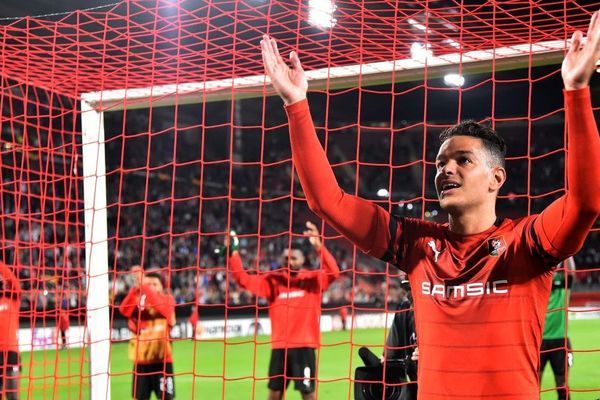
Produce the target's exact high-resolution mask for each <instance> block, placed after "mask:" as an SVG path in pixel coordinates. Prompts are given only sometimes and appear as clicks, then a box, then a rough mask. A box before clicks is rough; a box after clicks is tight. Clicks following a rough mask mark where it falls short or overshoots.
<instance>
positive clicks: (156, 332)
mask: <svg viewBox="0 0 600 400" xmlns="http://www.w3.org/2000/svg"><path fill="white" fill-rule="evenodd" d="M132 273H133V274H134V276H135V277H134V286H133V287H132V288H131V289H130V290H129V293H127V296H125V298H124V299H123V301H122V302H121V304H120V305H119V312H120V313H121V314H122V315H123V316H125V317H126V318H127V326H128V327H129V329H130V330H131V340H130V341H129V359H130V360H131V361H133V374H134V375H133V384H132V395H133V399H134V400H148V399H150V397H151V396H152V393H154V394H155V395H156V398H157V399H161V400H172V399H174V398H175V380H174V377H173V349H172V346H171V336H170V331H171V328H172V327H173V326H174V325H175V299H173V296H171V294H170V293H168V290H167V285H166V280H165V277H164V276H163V275H162V274H161V273H160V272H159V271H158V270H149V271H146V272H144V271H143V269H142V268H141V267H140V266H134V267H133V268H132Z"/></svg>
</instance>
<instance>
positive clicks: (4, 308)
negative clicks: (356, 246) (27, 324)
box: [0, 262, 21, 351]
mask: <svg viewBox="0 0 600 400" xmlns="http://www.w3.org/2000/svg"><path fill="white" fill-rule="evenodd" d="M0 279H1V280H2V288H1V289H0V327H2V329H0V351H19V336H18V332H19V307H20V305H21V286H20V285H19V279H17V277H16V276H15V275H14V274H13V273H12V271H11V270H10V268H9V267H8V265H6V264H4V263H1V262H0Z"/></svg>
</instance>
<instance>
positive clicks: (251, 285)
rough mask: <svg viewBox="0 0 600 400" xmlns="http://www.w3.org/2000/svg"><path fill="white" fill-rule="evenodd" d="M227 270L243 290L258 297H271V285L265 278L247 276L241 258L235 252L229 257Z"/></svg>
mask: <svg viewBox="0 0 600 400" xmlns="http://www.w3.org/2000/svg"><path fill="white" fill-rule="evenodd" d="M229 268H230V270H231V274H232V275H233V278H234V279H235V280H236V282H237V283H239V284H240V286H242V287H243V288H244V289H247V290H249V291H251V292H252V293H254V294H255V295H256V296H259V297H271V294H272V290H271V285H270V284H269V281H268V280H267V278H266V277H264V276H260V275H248V273H247V272H246V270H244V267H243V266H242V258H241V257H240V253H238V252H237V251H235V252H234V253H233V255H232V256H231V257H229Z"/></svg>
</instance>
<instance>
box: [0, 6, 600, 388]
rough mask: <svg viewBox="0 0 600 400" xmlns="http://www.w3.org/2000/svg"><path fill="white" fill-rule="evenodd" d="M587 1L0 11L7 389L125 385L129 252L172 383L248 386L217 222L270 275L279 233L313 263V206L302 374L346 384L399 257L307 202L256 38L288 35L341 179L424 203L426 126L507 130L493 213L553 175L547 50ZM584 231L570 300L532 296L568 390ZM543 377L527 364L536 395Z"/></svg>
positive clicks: (580, 19) (559, 175) (590, 365)
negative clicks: (536, 379)
mask: <svg viewBox="0 0 600 400" xmlns="http://www.w3.org/2000/svg"><path fill="white" fill-rule="evenodd" d="M579 3H581V4H579ZM599 7H600V3H596V4H589V2H585V3H584V2H571V1H570V2H566V1H547V2H534V1H526V0H519V1H511V2H490V1H473V2H460V1H454V0H429V1H416V0H415V1H396V2H390V1H368V2H363V1H352V0H335V1H332V2H329V1H324V0H323V1H317V0H310V1H309V0H307V1H302V2H299V1H292V0H278V1H270V2H269V1H260V0H243V1H233V0H230V1H225V0H212V1H204V0H203V1H201V0H186V1H184V0H155V1H150V0H148V1H146V0H131V1H123V2H120V3H118V4H115V5H111V6H107V7H105V8H101V9H93V10H87V11H77V12H73V13H70V14H65V15H56V16H46V17H39V18H23V19H19V20H14V21H4V23H3V25H1V26H0V31H1V36H0V43H1V48H2V52H1V54H2V57H1V59H0V74H1V76H0V78H1V79H0V89H1V90H0V104H1V106H2V114H1V115H2V116H1V120H0V123H1V139H2V140H1V161H0V163H1V164H0V165H1V168H2V174H1V182H0V183H1V188H2V192H1V194H2V195H1V198H0V201H1V207H2V216H3V218H2V220H1V221H0V224H1V232H2V238H3V247H2V251H3V252H2V255H3V261H4V263H5V264H7V265H8V266H9V269H10V270H11V271H12V272H13V273H14V274H15V275H16V276H17V278H18V279H19V281H20V287H21V292H22V294H21V303H20V307H19V309H18V310H13V311H12V312H18V313H19V317H20V329H19V332H18V335H19V349H20V352H21V366H22V370H21V377H20V393H21V396H22V397H23V398H46V397H48V398H80V397H82V396H83V397H87V396H91V397H92V398H94V399H108V398H110V397H111V395H112V396H113V397H117V398H118V397H119V396H125V397H129V396H131V390H132V378H134V377H135V372H134V367H133V365H132V362H131V361H130V360H129V358H128V356H127V355H128V350H127V342H128V340H129V339H130V338H131V336H132V330H131V329H130V328H131V326H130V325H129V324H128V320H127V319H126V318H125V317H124V316H123V315H122V313H121V311H120V310H119V306H120V305H121V304H122V302H123V301H124V299H125V298H126V296H127V294H128V293H129V292H130V290H131V288H132V287H133V286H135V284H136V275H135V274H134V273H133V271H132V268H133V267H135V266H141V268H142V269H143V270H144V271H146V272H149V271H158V272H159V274H161V276H162V277H164V278H165V282H164V283H165V285H166V286H167V288H168V292H169V293H170V295H171V296H172V299H173V303H174V310H175V315H176V320H175V324H174V326H173V328H172V329H171V332H170V337H171V339H172V351H173V365H174V381H175V388H176V393H177V397H179V398H228V399H237V398H264V397H265V396H266V393H267V382H268V380H269V371H268V365H269V357H270V348H271V336H270V333H271V324H270V320H269V317H268V303H267V301H266V300H265V298H262V297H259V296H256V295H254V294H252V293H251V292H249V291H248V290H245V289H244V288H242V287H241V286H240V284H239V282H237V281H236V280H235V279H233V277H232V276H231V274H229V273H228V265H229V264H228V262H227V260H226V259H225V258H224V257H223V251H222V246H223V245H224V243H225V240H226V237H227V236H228V232H230V231H231V230H235V231H236V233H237V235H238V237H239V239H240V254H241V257H242V261H243V264H244V267H245V268H246V270H247V271H248V272H249V273H250V274H258V275H264V274H269V273H271V272H272V271H274V270H276V269H277V268H278V267H280V266H281V254H282V253H283V252H284V251H285V250H286V249H289V248H290V246H292V245H293V244H294V245H295V244H299V245H300V246H302V247H303V249H304V250H305V251H306V253H307V262H306V264H307V265H308V266H310V268H319V266H320V263H321V261H322V260H320V257H319V256H318V255H317V253H315V252H314V250H312V249H311V246H310V244H309V242H308V240H307V239H306V238H304V237H303V230H304V227H305V223H306V221H312V222H314V223H315V224H316V225H317V227H318V228H319V230H320V231H321V233H322V234H323V240H324V245H325V246H326V247H327V248H328V249H329V250H330V252H331V253H332V255H333V256H334V258H335V260H336V262H337V264H338V265H339V267H340V269H341V272H340V277H339V278H338V279H336V280H335V281H334V282H333V283H332V284H331V285H330V286H329V287H328V288H327V290H325V291H324V292H323V294H322V301H321V318H320V326H321V332H322V333H321V334H322V338H321V346H320V347H319V348H318V349H317V360H316V362H317V365H318V370H317V376H316V384H317V393H318V395H319V396H321V397H322V398H353V396H354V394H353V391H354V384H355V382H354V370H355V368H356V367H358V366H361V365H362V364H363V363H362V361H361V359H360V358H359V356H358V349H359V348H360V347H363V346H366V347H369V348H370V349H371V350H373V352H374V353H376V354H377V355H379V354H383V353H384V351H387V350H385V349H384V343H385V341H386V337H387V334H388V332H389V327H390V325H391V323H392V319H393V317H394V315H395V313H396V312H397V307H398V305H399V304H400V303H401V302H402V301H403V299H404V297H405V289H404V288H403V287H402V284H401V281H402V279H403V273H402V272H400V271H398V270H397V269H395V268H394V267H393V266H390V265H387V264H385V263H382V262H378V261H375V260H373V259H371V258H369V257H367V256H366V255H364V254H362V253H361V252H360V251H359V250H358V249H356V248H355V247H353V246H352V245H351V244H350V243H349V242H348V241H347V240H345V239H344V238H342V237H341V236H340V235H339V234H338V233H337V232H335V231H334V230H332V229H331V228H330V227H328V226H326V225H325V224H323V222H322V221H321V220H319V219H318V218H317V217H316V216H315V215H314V214H312V213H311V211H310V210H309V209H308V206H307V204H306V199H305V196H304V193H303V191H302V188H301V187H300V185H299V182H298V181H297V179H296V178H295V173H294V167H293V165H292V161H291V150H290V145H289V136H288V126H287V119H286V116H285V112H284V109H283V107H282V102H281V100H280V99H279V98H278V97H277V96H275V94H274V93H273V91H272V89H271V87H270V85H269V82H268V79H267V78H266V77H265V76H264V74H263V69H262V63H261V55H260V46H259V41H260V39H261V36H262V35H263V34H265V33H267V34H269V35H271V36H273V37H274V38H276V39H277V40H278V43H279V48H280V50H281V52H282V53H283V55H284V57H287V55H288V54H289V52H290V51H291V50H295V51H297V52H298V53H299V56H300V59H301V61H302V63H303V66H304V69H305V70H306V71H307V76H308V79H309V102H310V104H311V111H312V114H313V118H314V120H315V124H316V127H317V134H318V136H319V139H320V140H321V143H322V144H323V146H324V147H325V149H326V152H327V155H328V158H329V161H330V163H331V165H332V167H333V170H334V172H335V175H336V177H337V179H338V182H339V184H340V186H341V187H342V188H343V189H344V190H345V191H346V192H348V193H352V194H356V195H359V196H361V197H364V198H367V199H369V200H372V201H374V202H376V203H377V204H379V205H381V206H383V207H384V208H386V209H388V210H389V211H390V212H392V213H394V214H397V215H400V216H410V217H417V218H424V219H428V220H433V221H445V219H446V215H445V214H444V212H443V211H442V210H441V209H440V208H439V205H438V203H437V196H436V193H435V188H434V185H433V176H434V159H435V155H436V151H437V144H438V141H437V136H438V135H439V133H440V132H441V131H442V130H443V129H445V128H447V127H449V126H451V125H454V124H456V123H457V122H458V121H461V120H464V119H474V120H477V121H480V122H485V123H488V124H490V125H491V126H492V127H494V128H495V129H496V130H498V131H499V132H500V133H501V134H503V136H504V137H505V139H506V141H507V144H508V155H507V171H508V176H509V179H508V181H507V183H506V184H505V186H504V187H503V190H502V192H501V195H500V199H499V202H498V213H499V214H500V215H502V216H506V217H517V216H522V215H527V214H529V213H535V212H539V211H540V210H542V209H543V208H544V207H545V206H546V205H547V204H549V203H550V202H551V201H553V200H554V199H556V198H557V197H559V196H560V195H562V194H563V193H564V190H565V179H564V177H565V162H564V160H565V156H566V151H565V134H564V133H565V129H564V113H563V97H562V93H561V90H562V80H561V76H560V62H561V61H562V57H563V54H564V51H565V49H566V46H567V39H568V38H569V37H570V35H571V34H572V32H573V31H575V30H576V29H583V30H584V29H586V27H587V24H588V22H589V18H590V15H591V13H592V12H593V11H595V10H596V9H597V8H599ZM595 82H596V81H595V80H594V81H593V84H595ZM594 93H595V92H594ZM598 248H600V235H599V230H598V226H595V227H594V229H593V231H592V232H591V233H590V235H589V237H588V240H587V242H586V245H585V247H584V248H583V249H582V250H581V252H580V253H578V254H577V255H576V256H575V265H576V269H575V270H574V271H572V272H570V274H572V276H573V277H574V278H573V282H574V283H573V287H572V289H571V290H570V296H571V300H570V304H569V305H568V306H564V307H560V308H558V309H555V310H553V312H559V313H568V317H569V318H568V320H567V329H568V334H569V337H570V338H571V344H572V349H571V351H572V353H573V354H574V359H575V363H574V365H573V367H572V368H570V369H569V372H568V388H569V390H570V391H571V393H573V394H574V396H576V395H577V394H579V393H581V396H586V395H590V393H595V394H596V395H597V393H598V392H600V384H599V383H598V382H600V376H599V375H598V372H596V370H597V368H594V365H598V363H599V362H600V347H599V346H598V343H597V340H596V341H594V337H595V336H594V335H595V332H597V331H598V329H599V328H600V269H599V266H600V252H598V250H597V249H598ZM190 317H191V318H190ZM61 319H62V322H63V327H64V324H65V319H66V320H67V321H68V322H69V326H68V329H61ZM61 331H64V332H65V337H64V339H63V335H62V332H61ZM596 339H597V337H596ZM563 348H566V343H565V345H564V347H563ZM547 369H548V368H547ZM555 386H556V384H555V382H554V380H553V378H552V376H551V374H550V371H546V373H545V374H544V378H543V381H542V390H543V394H542V396H548V397H547V398H551V396H553V395H554V391H555V390H556V388H555ZM289 395H290V396H291V395H292V394H289ZM379 398H381V395H380V397H379ZM543 398H545V397H543ZM581 398H586V397H581Z"/></svg>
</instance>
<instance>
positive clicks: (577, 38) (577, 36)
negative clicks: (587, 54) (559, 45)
mask: <svg viewBox="0 0 600 400" xmlns="http://www.w3.org/2000/svg"><path fill="white" fill-rule="evenodd" d="M582 35H583V34H582V33H581V31H575V32H574V33H573V36H571V47H569V53H576V52H577V51H579V47H580V46H581V37H582Z"/></svg>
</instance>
